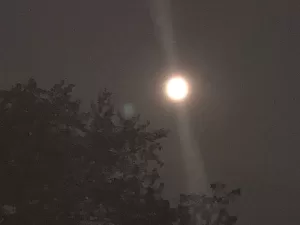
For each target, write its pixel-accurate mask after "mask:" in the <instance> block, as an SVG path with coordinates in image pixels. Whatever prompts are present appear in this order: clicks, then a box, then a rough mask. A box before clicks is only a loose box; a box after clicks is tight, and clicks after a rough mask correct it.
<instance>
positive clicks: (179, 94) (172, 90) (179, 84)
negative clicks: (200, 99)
mask: <svg viewBox="0 0 300 225" xmlns="http://www.w3.org/2000/svg"><path fill="white" fill-rule="evenodd" d="M166 92H167V95H168V96H169V98H170V99H172V100H174V101H181V100H183V99H185V98H186V96H187V95H188V92H189V87H188V83H187V82H186V80H185V79H183V78H182V77H173V78H171V79H170V80H168V81H167V85H166Z"/></svg>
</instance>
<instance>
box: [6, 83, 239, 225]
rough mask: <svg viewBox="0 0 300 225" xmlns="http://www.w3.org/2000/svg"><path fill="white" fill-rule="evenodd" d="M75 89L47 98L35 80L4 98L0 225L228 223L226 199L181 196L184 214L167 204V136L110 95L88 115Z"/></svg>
mask: <svg viewBox="0 0 300 225" xmlns="http://www.w3.org/2000/svg"><path fill="white" fill-rule="evenodd" d="M73 88H74V85H72V84H71V85H66V84H65V82H64V81H62V82H60V83H59V84H55V85H54V86H53V87H52V88H51V89H49V90H45V89H41V88H39V87H38V86H37V83H36V82H35V80H34V79H30V80H29V81H28V83H27V84H25V85H22V84H16V85H15V86H13V87H12V88H11V89H10V90H8V91H1V92H0V137H1V142H0V149H1V150H0V176H1V181H3V182H1V186H0V200H1V202H0V203H1V204H2V207H0V210H1V214H2V216H1V215H0V216H1V219H0V224H1V223H3V224H5V225H10V224H25V225H33V224H49V225H52V224H53V225H54V224H55V225H60V224H61V225H62V224H64V225H67V224H70V225H71V224H72V225H74V224H79V223H80V222H82V221H83V222H90V221H94V222H97V223H100V224H115V225H131V224H140V225H170V224H172V222H174V221H176V220H178V219H179V221H180V223H181V224H185V225H187V224H196V220H195V218H196V216H195V215H196V214H190V213H189V212H190V210H191V209H194V210H195V209H196V208H197V209H196V210H198V211H199V209H200V208H201V207H202V208H201V210H200V211H201V216H202V217H203V218H204V219H205V220H206V221H208V222H207V224H211V225H219V224H222V223H221V222H224V221H223V219H222V218H223V217H224V216H225V215H227V214H226V213H227V211H226V207H225V206H223V204H224V203H225V202H227V199H229V198H227V197H228V195H225V196H223V197H216V195H213V196H211V197H208V196H192V195H182V199H181V200H182V201H181V202H180V204H179V207H178V209H172V208H171V207H170V204H169V202H168V201H167V200H164V199H163V198H162V196H161V191H162V189H163V183H159V182H158V178H159V169H160V167H162V166H163V162H162V161H161V160H160V158H159V156H158V152H159V151H161V150H162V146H161V144H160V140H161V139H162V138H166V137H167V134H168V131H167V130H165V129H157V130H151V129H150V122H149V121H147V122H146V123H142V122H140V117H139V115H136V116H134V117H132V118H125V117H123V116H122V114H121V113H120V112H118V111H117V110H116V109H115V108H114V106H113V104H112V94H111V93H109V92H108V91H106V90H104V91H103V92H102V93H101V94H100V95H99V97H98V100H97V102H96V103H93V104H92V105H91V109H90V111H89V112H87V113H82V112H80V101H78V100H74V98H73V97H72V90H73ZM149 161H155V162H156V166H155V167H154V168H152V169H151V170H150V169H149V166H148V163H149ZM212 187H214V186H212ZM213 190H216V189H215V188H213ZM235 193H237V192H234V193H231V194H235ZM189 198H199V199H200V200H201V201H198V202H197V204H196V205H195V204H192V205H187V204H186V202H184V201H183V199H189ZM207 206H209V207H210V210H204V209H203V207H204V208H206V207H207ZM8 209H9V210H8ZM11 209H13V210H11ZM212 209H213V210H212ZM215 209H217V211H216V210H215ZM215 212H217V214H218V215H219V217H218V218H220V219H217V220H214V221H215V222H214V223H212V216H213V214H214V213H215ZM233 219H234V218H233V217H228V219H227V220H226V221H225V222H226V223H223V224H226V225H229V224H230V223H229V222H228V221H232V222H233ZM216 221H217V222H216ZM231 224H233V223H231Z"/></svg>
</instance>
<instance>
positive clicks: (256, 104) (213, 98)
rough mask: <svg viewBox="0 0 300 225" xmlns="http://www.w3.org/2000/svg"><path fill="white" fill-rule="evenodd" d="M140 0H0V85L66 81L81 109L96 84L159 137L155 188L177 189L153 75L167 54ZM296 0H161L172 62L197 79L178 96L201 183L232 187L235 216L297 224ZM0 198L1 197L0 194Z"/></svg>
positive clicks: (178, 178) (171, 117) (163, 106)
mask: <svg viewBox="0 0 300 225" xmlns="http://www.w3.org/2000/svg"><path fill="white" fill-rule="evenodd" d="M150 6H151V4H150V3H149V1H146V0H98V1H96V0H52V1H45V0H31V1H29V0H19V1H17V0H15V1H13V0H1V1H0V28H1V33H0V88H7V87H10V86H11V85H12V84H13V83H14V82H17V81H26V80H27V79H28V78H29V77H31V76H33V77H35V78H36V79H37V81H38V83H39V84H40V85H41V86H42V87H50V86H51V85H53V84H54V83H55V82H59V81H60V80H61V79H67V81H68V82H70V83H75V84H76V85H77V86H76V89H75V94H76V96H78V97H80V98H81V99H83V101H84V105H85V106H88V105H89V103H90V101H91V100H92V99H94V98H95V97H96V96H97V93H98V92H99V91H100V90H101V89H103V88H105V87H106V88H108V89H109V90H110V91H112V92H113V93H114V94H115V101H116V102H117V104H118V105H120V106H123V105H124V104H127V103H130V104H132V105H133V106H134V107H135V108H136V111H138V112H140V113H142V115H143V117H144V118H147V119H150V120H151V121H152V124H153V127H167V128H170V129H171V130H172V131H173V132H172V133H171V135H170V138H169V139H168V141H166V142H165V152H164V154H163V158H164V160H165V168H164V170H163V171H162V175H163V177H164V181H165V188H166V190H165V194H166V196H167V197H168V198H170V199H173V198H174V197H175V196H176V195H178V193H179V192H181V191H184V188H185V184H184V173H183V172H182V169H181V168H182V160H181V159H180V154H179V152H180V149H179V147H178V146H179V144H178V137H177V132H176V126H175V125H176V123H175V122H176V121H175V120H176V116H175V114H174V107H172V105H171V104H170V103H167V102H165V101H164V100H162V96H161V93H160V86H159V84H160V83H161V81H162V80H163V78H164V76H165V74H164V73H165V71H167V70H168V66H169V64H168V60H167V59H166V57H165V53H164V49H163V48H162V45H161V43H160V39H159V37H158V36H159V35H158V33H157V31H156V30H155V22H154V21H153V17H151V16H150ZM299 12H300V4H299V2H297V1H296V0H295V1H294V2H292V1H287V0H285V1H279V0H278V1H277V0H273V1H271V0H270V1H263V0H260V1H255V0H252V1H251V0H249V1H246V0H244V1H243V0H239V1H238V0H235V1H207V0H204V1H202V0H181V1H180V0H173V1H172V8H171V15H172V23H173V32H174V34H173V41H174V43H173V46H174V49H176V57H177V62H176V67H178V68H180V69H181V70H183V71H186V72H187V74H189V76H190V78H191V79H192V80H193V82H195V83H196V84H198V85H196V86H197V87H200V86H201V88H202V89H201V90H200V91H199V90H197V91H194V96H193V97H192V100H190V102H189V104H188V106H187V107H188V111H189V115H190V121H191V124H192V130H193V134H194V136H195V137H196V139H197V142H198V145H199V146H200V148H201V150H202V153H203V157H204V161H205V163H206V170H207V173H208V178H209V180H210V181H217V180H218V181H222V182H224V183H226V184H228V185H229V186H230V187H241V188H242V190H243V197H242V199H241V201H240V202H239V203H238V204H239V221H238V224H239V225H252V224H253V225H254V224H255V225H266V224H272V225H282V224H289V225H296V224H297V225H298V224H300V214H299V212H298V211H299V210H298V209H297V207H298V206H299V200H300V165H299V162H300V153H299V150H300V148H299V147H300V144H299V142H300V128H299V127H300V119H299V115H300V105H299V103H300V102H299V98H300V94H299V93H298V91H297V89H298V85H299V81H300V79H299V65H300V64H299V63H297V62H299V58H300V54H299V53H300V50H299V49H300V44H299V43H300V42H299V40H300V29H299V28H300V22H299V21H300V16H299V14H300V13H299ZM0 202H1V200H0Z"/></svg>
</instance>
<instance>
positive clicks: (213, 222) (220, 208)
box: [178, 183, 241, 225]
mask: <svg viewBox="0 0 300 225" xmlns="http://www.w3.org/2000/svg"><path fill="white" fill-rule="evenodd" d="M211 190H212V193H211V195H199V194H191V195H184V194H182V195H180V203H179V206H178V216H179V222H180V224H182V225H196V224H201V225H233V224H235V223H236V221H237V217H236V216H231V215H230V214H229V212H228V210H227V206H228V205H229V204H230V203H231V202H233V201H234V200H235V199H236V197H238V196H240V194H241V190H240V189H234V190H232V191H230V192H227V191H226V190H225V184H222V183H214V184H211Z"/></svg>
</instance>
